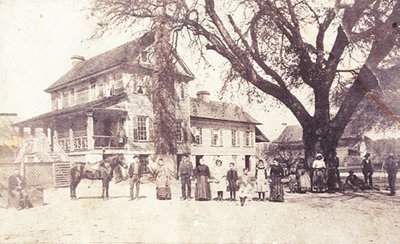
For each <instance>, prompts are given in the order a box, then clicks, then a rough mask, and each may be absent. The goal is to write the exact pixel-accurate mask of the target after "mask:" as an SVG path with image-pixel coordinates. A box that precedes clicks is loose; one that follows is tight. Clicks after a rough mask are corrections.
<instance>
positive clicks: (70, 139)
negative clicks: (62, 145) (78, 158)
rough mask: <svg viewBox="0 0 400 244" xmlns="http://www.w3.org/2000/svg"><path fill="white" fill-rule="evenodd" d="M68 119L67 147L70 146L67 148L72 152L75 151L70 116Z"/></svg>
mask: <svg viewBox="0 0 400 244" xmlns="http://www.w3.org/2000/svg"><path fill="white" fill-rule="evenodd" d="M68 121H69V148H70V149H69V150H70V151H71V152H72V151H75V145H74V130H73V129H72V127H73V123H72V118H71V117H69V118H68Z"/></svg>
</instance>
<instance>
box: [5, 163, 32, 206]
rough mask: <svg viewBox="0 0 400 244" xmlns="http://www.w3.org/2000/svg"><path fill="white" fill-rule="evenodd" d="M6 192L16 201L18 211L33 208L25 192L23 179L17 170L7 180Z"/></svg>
mask: <svg viewBox="0 0 400 244" xmlns="http://www.w3.org/2000/svg"><path fill="white" fill-rule="evenodd" d="M8 191H9V193H10V195H11V196H12V197H15V198H17V199H18V204H19V207H18V210H21V209H24V208H32V207H33V205H32V203H31V201H30V200H29V196H28V192H27V191H26V181H25V178H24V177H23V176H22V175H21V174H20V173H19V170H15V172H14V174H13V175H11V176H10V177H9V178H8Z"/></svg>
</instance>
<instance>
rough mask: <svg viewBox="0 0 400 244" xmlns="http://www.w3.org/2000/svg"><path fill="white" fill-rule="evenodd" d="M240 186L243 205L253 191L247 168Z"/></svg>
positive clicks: (241, 203)
mask: <svg viewBox="0 0 400 244" xmlns="http://www.w3.org/2000/svg"><path fill="white" fill-rule="evenodd" d="M239 186H240V188H239V198H240V205H241V206H243V205H244V203H245V201H246V198H248V197H249V192H251V179H250V177H249V175H248V170H247V169H243V176H242V177H241V179H240V184H239Z"/></svg>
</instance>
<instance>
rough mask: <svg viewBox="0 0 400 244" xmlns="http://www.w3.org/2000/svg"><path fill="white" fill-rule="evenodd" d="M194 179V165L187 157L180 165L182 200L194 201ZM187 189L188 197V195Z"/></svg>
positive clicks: (183, 158) (184, 157)
mask: <svg viewBox="0 0 400 244" xmlns="http://www.w3.org/2000/svg"><path fill="white" fill-rule="evenodd" d="M192 177H193V164H192V162H191V161H190V159H189V158H188V157H187V156H186V155H185V156H183V157H182V160H181V162H180V164H179V178H180V179H181V189H182V197H181V200H182V201H183V200H186V199H188V200H189V201H190V200H191V199H192V193H191V192H192V182H191V180H192ZM186 188H187V195H186Z"/></svg>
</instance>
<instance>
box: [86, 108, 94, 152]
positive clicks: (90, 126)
mask: <svg viewBox="0 0 400 244" xmlns="http://www.w3.org/2000/svg"><path fill="white" fill-rule="evenodd" d="M86 118H87V123H86V136H87V142H88V149H89V150H90V149H94V138H93V129H94V126H93V113H87V114H86Z"/></svg>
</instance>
